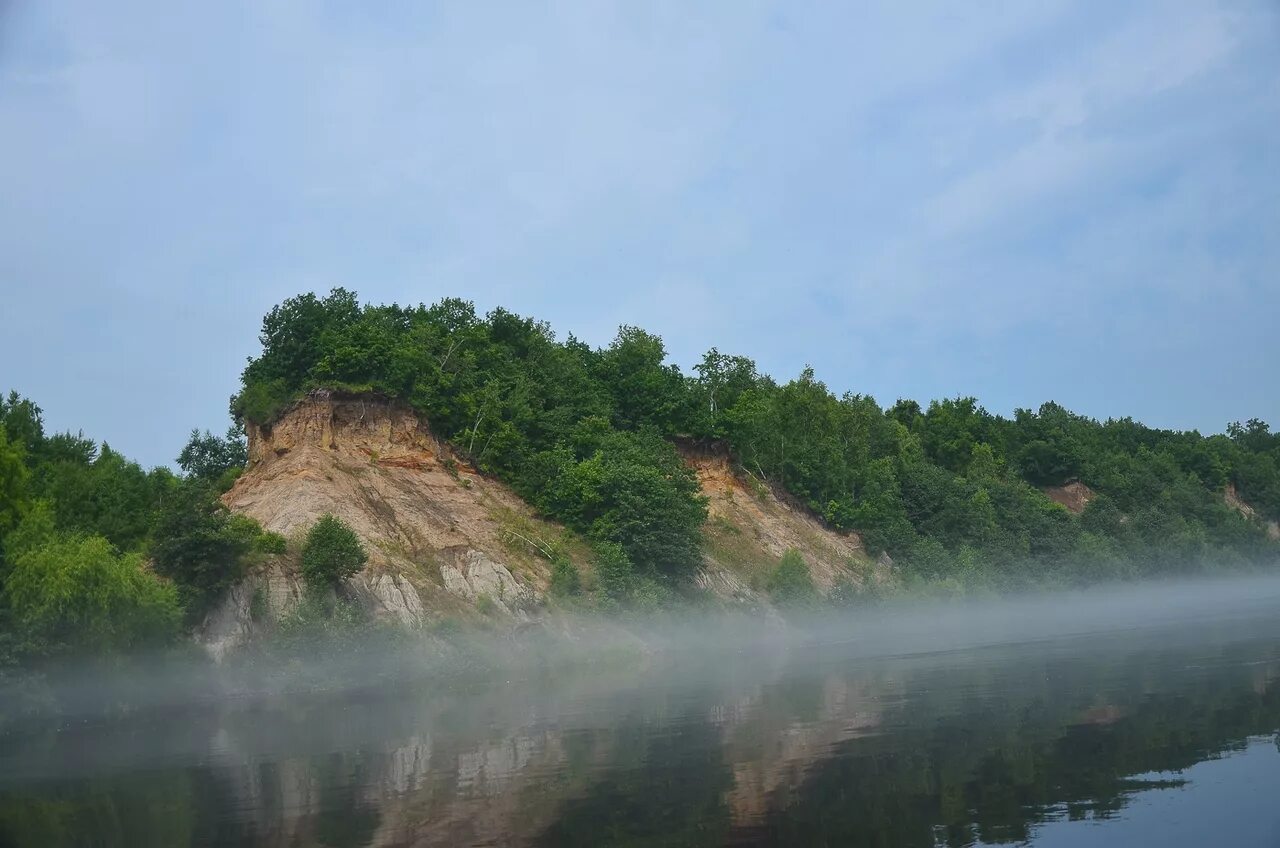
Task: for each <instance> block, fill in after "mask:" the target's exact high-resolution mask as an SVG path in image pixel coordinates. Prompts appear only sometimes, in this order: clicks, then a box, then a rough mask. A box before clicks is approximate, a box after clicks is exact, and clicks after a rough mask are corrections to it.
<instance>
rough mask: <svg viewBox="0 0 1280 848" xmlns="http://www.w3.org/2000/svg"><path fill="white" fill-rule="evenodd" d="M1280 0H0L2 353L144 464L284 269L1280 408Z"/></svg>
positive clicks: (590, 330)
mask: <svg viewBox="0 0 1280 848" xmlns="http://www.w3.org/2000/svg"><path fill="white" fill-rule="evenodd" d="M1278 260H1280V6H1277V5H1276V4H1275V3H1274V2H1272V0H1239V2H1213V1H1212V0H1186V2H1174V1H1173V0H1167V1H1166V2H1144V0H1137V2H1132V3H1112V2H1084V3H1080V2H1055V0H1044V1H1043V2H1035V3H1027V2H1020V1H1019V2H1009V3H968V4H923V3H899V2H886V3H883V4H876V3H857V4H837V3H831V4H827V3H814V4H793V3H782V2H777V3H761V2H752V0H734V2H706V3H662V2H652V3H618V4H611V3H603V2H600V3H597V2H592V3H556V2H550V3H545V4H523V3H518V4H517V3H500V4H490V3H484V2H466V3H461V2H459V3H452V4H428V3H420V2H402V3H397V2H387V3H378V4H346V3H324V2H272V0H255V2H237V0H228V2H218V3H203V4H184V3H171V2H159V0H157V1H156V2H131V0H122V1H121V2H115V3H100V2H63V0H41V2H38V3H36V2H21V0H11V2H7V3H6V2H4V0H0V287H2V289H0V304H3V319H2V321H0V390H7V389H9V388H13V389H16V390H18V391H19V392H20V393H22V394H24V395H26V396H29V397H31V398H32V399H34V400H35V401H36V402H37V403H38V404H40V405H41V406H42V407H43V408H44V410H45V421H46V426H47V428H48V429H51V430H66V429H71V430H83V431H84V432H85V434H86V435H89V436H92V437H94V438H96V439H99V440H106V441H107V442H108V443H110V444H111V445H112V447H114V448H116V449H118V450H122V451H123V452H124V453H126V454H128V455H130V456H132V457H134V458H135V459H138V460H139V461H141V462H142V463H143V464H144V465H154V464H162V463H171V462H172V461H173V458H174V457H175V456H176V455H177V453H178V452H179V450H180V449H181V447H182V444H183V443H184V442H185V440H186V434H187V433H188V432H189V431H190V430H191V428H193V427H200V428H206V427H207V428H210V429H213V430H214V431H215V432H219V431H221V430H223V429H225V427H226V426H227V424H228V423H229V419H228V413H227V399H228V397H229V396H230V395H231V394H232V393H233V392H234V391H235V390H236V388H237V386H238V380H239V373H240V370H241V368H242V367H243V365H244V362H245V360H246V358H247V357H249V356H252V355H254V354H255V353H256V352H257V350H258V342H257V333H258V328H259V326H260V322H261V319H262V316H263V315H264V314H265V313H266V311H267V310H268V309H270V307H271V306H272V305H274V304H276V303H278V302H280V301H281V300H283V299H284V298H286V297H289V296H291V295H294V294H297V293H300V292H304V291H318V292H324V291H327V290H328V289H329V288H331V287H334V286H339V285H341V286H345V287H347V288H349V289H353V290H355V291H357V292H359V294H360V296H361V298H362V299H363V300H365V301H370V302H389V301H398V302H401V303H419V302H425V303H431V302H434V301H436V300H438V299H440V298H442V297H447V296H460V297H465V298H468V299H471V300H473V301H475V303H476V305H477V307H478V308H479V309H480V310H481V311H487V310H488V309H491V308H493V307H494V306H498V305H502V306H505V307H507V308H509V309H512V310H514V311H517V312H519V313H521V314H526V315H532V316H534V317H537V318H539V319H544V320H547V321H549V322H551V324H552V326H553V327H554V328H555V329H556V330H557V331H558V333H559V334H560V335H561V336H562V337H563V336H565V335H567V334H569V333H570V332H572V333H573V334H575V335H576V336H578V337H579V338H582V339H584V340H586V341H588V342H591V343H593V344H598V345H604V344H607V343H608V342H609V340H610V339H611V338H612V336H613V335H614V333H615V332H616V330H617V327H618V325H620V324H634V325H639V326H642V327H644V328H646V329H648V330H650V331H651V332H656V333H658V334H659V335H661V336H662V337H663V339H664V340H665V341H666V344H667V349H668V352H669V354H670V356H671V359H672V361H674V362H676V363H679V364H680V365H681V366H682V367H684V368H686V369H687V368H688V367H689V366H690V365H691V364H692V363H694V362H695V361H697V360H698V359H699V358H700V356H701V354H702V353H703V352H704V351H706V350H707V349H709V348H711V347H712V346H715V347H717V348H719V349H720V350H721V351H724V352H730V353H741V354H745V355H749V356H751V357H753V358H754V359H755V360H756V362H757V363H758V365H759V366H760V368H761V370H763V371H765V372H767V373H770V374H773V375H774V376H775V377H777V378H779V379H788V378H790V377H793V376H795V375H796V374H798V373H799V372H800V371H801V369H803V368H804V367H805V365H812V366H813V367H814V369H815V370H816V372H817V376H818V377H819V378H820V379H822V380H824V381H825V382H826V383H827V385H828V386H829V387H830V388H831V389H832V390H833V391H836V392H837V393H839V392H844V391H853V392H857V393H862V394H870V395H872V396H874V397H875V398H877V399H878V400H879V401H880V402H881V403H882V404H890V403H892V402H893V401H894V400H895V399H897V398H899V397H913V398H916V399H920V400H928V399H930V398H940V397H955V396H961V395H964V396H968V395H973V396H976V397H977V398H978V399H979V400H980V401H981V402H982V404H983V405H984V406H985V407H986V408H987V409H989V410H991V411H992V412H996V413H1001V414H1010V413H1011V412H1012V411H1013V410H1014V409H1015V408H1018V407H1035V406H1038V405H1039V404H1040V403H1041V402H1043V401H1046V400H1055V401H1057V402H1059V403H1062V404H1064V405H1066V406H1067V407H1069V408H1071V409H1074V410H1076V411H1078V412H1081V413H1084V414H1087V415H1091V416H1094V417H1098V418H1103V419H1105V418H1107V417H1121V416H1126V415H1128V416H1133V417H1135V418H1138V419H1140V420H1143V421H1145V422H1147V423H1149V424H1151V425H1153V426H1160V427H1172V428H1187V429H1189V428H1196V429H1199V430H1201V431H1202V432H1221V431H1222V430H1223V429H1224V427H1225V425H1226V424H1227V422H1229V421H1233V420H1243V419H1246V418H1250V417H1261V418H1264V419H1266V420H1269V421H1271V422H1272V423H1273V424H1274V425H1280V391H1278V389H1280V375H1278V374H1277V368H1276V365H1277V363H1278V362H1280V340H1278V339H1280V327H1278V326H1277V319H1280V274H1278V272H1277V269H1280V262H1278Z"/></svg>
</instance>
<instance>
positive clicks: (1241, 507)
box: [1222, 483, 1280, 541]
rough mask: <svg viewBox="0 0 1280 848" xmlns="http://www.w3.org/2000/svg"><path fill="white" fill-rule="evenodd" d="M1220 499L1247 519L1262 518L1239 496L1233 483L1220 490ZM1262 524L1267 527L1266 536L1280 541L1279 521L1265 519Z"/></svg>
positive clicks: (1261, 519) (1259, 519)
mask: <svg viewBox="0 0 1280 848" xmlns="http://www.w3.org/2000/svg"><path fill="white" fill-rule="evenodd" d="M1222 500H1223V502H1224V503H1225V504H1226V505H1227V506H1229V507H1231V508H1232V509H1234V510H1235V511H1236V512H1238V513H1240V514H1241V515H1243V516H1244V517H1245V518H1246V519H1248V520H1249V521H1263V520H1264V519H1263V517H1262V516H1261V515H1259V514H1258V511H1257V510H1256V509H1254V508H1253V507H1252V506H1251V505H1250V504H1248V503H1246V502H1245V500H1244V499H1243V498H1241V497H1240V493H1239V492H1238V491H1237V490H1236V484H1235V483H1228V484H1227V488H1226V489H1224V490H1223V492H1222ZM1264 526H1265V527H1266V529H1267V538H1269V539H1271V540H1272V541H1280V522H1276V521H1266V522H1265V524H1264Z"/></svg>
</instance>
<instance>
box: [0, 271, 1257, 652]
mask: <svg viewBox="0 0 1280 848" xmlns="http://www.w3.org/2000/svg"><path fill="white" fill-rule="evenodd" d="M261 340H262V345H263V350H262V353H261V355H260V356H258V357H256V358H254V359H252V360H251V361H250V363H249V365H248V367H247V368H246V369H245V371H244V375H243V385H242V389H241V391H240V392H239V394H237V395H236V397H235V398H233V400H232V410H233V413H234V414H235V415H236V416H237V417H238V418H240V419H242V420H247V421H250V422H254V423H258V424H270V423H271V422H272V421H273V420H274V419H275V417H276V416H277V415H279V414H280V412H281V411H283V410H284V409H285V408H286V407H288V405H289V404H291V403H292V402H294V401H295V400H297V399H299V398H300V397H302V396H303V395H305V394H306V393H307V392H309V391H311V390H313V389H317V388H326V389H332V390H338V391H349V392H360V393H378V394H381V395H384V396H387V397H390V398H394V399H397V400H399V401H402V402H404V403H406V404H408V405H410V406H411V407H413V408H414V409H415V410H417V411H418V412H419V413H420V414H422V415H424V416H425V417H426V419H427V420H428V421H429V422H430V424H431V426H432V428H433V430H434V431H435V432H436V433H437V434H438V435H440V436H442V437H444V438H447V439H450V440H451V441H452V443H453V444H454V446H455V447H456V448H457V449H458V450H459V451H461V452H463V453H464V454H465V455H467V456H469V457H470V458H471V459H472V461H473V462H474V463H475V464H476V465H477V466H478V467H479V468H481V469H482V470H485V471H487V472H490V473H492V474H495V475H496V476H498V477H500V478H501V479H503V480H505V481H507V482H509V483H510V484H511V485H512V486H513V487H514V488H515V489H516V491H517V492H518V493H520V494H521V495H522V496H523V497H524V498H526V499H527V500H528V501H529V502H530V503H531V504H533V505H534V506H535V507H536V508H538V509H539V510H541V511H542V512H543V513H544V514H546V515H548V516H550V517H554V518H555V519H557V520H559V521H561V522H563V523H564V524H566V525H568V526H570V527H573V528H575V529H577V530H579V531H581V532H582V533H584V534H585V535H586V536H587V537H589V538H590V539H591V540H593V542H594V543H595V545H596V549H597V562H596V569H595V571H596V581H595V587H596V592H597V594H598V595H599V598H598V600H600V601H601V602H602V603H603V604H604V605H605V606H614V605H619V604H640V605H642V606H653V605H656V604H660V603H662V602H663V599H664V598H667V597H669V595H670V592H671V588H672V587H674V586H678V585H679V584H680V580H681V578H683V577H686V576H688V575H689V574H690V573H692V572H693V571H694V570H695V569H696V568H698V566H699V564H700V562H701V551H700V545H701V540H702V524H703V521H704V519H705V516H706V504H705V501H704V499H703V498H702V497H701V495H700V493H699V488H698V484H697V480H696V477H695V475H694V474H693V472H692V471H691V470H690V469H689V468H688V467H687V465H686V464H685V463H684V462H683V461H682V459H681V456H680V454H679V452H678V451H677V450H676V449H675V448H674V447H673V445H672V440H673V439H676V438H677V437H678V438H680V439H684V440H688V439H693V440H700V441H704V442H716V443H720V444H723V445H726V446H727V447H728V448H729V450H730V451H731V453H732V455H733V457H734V460H735V462H736V463H737V465H738V466H739V467H740V468H741V470H742V472H743V473H744V474H747V475H750V476H752V477H754V478H756V479H757V480H758V481H759V482H760V483H761V484H764V485H769V486H774V487H778V488H779V489H783V490H785V491H787V492H789V493H790V494H791V495H793V496H794V497H795V498H796V499H798V500H799V501H801V502H802V503H804V504H805V505H807V506H808V507H809V508H810V509H811V510H812V511H813V512H814V513H815V514H817V515H819V516H821V517H822V518H823V519H824V520H825V521H826V522H827V523H828V524H830V525H831V526H833V527H834V528H837V529H840V530H856V531H858V532H859V533H861V534H862V536H863V538H864V539H865V541H866V543H867V545H868V546H869V548H870V549H871V550H872V552H873V553H878V552H879V551H886V552H888V553H889V554H891V556H892V557H893V558H894V560H895V561H896V562H897V563H898V565H899V566H900V569H899V574H900V575H901V577H902V579H903V580H904V581H905V582H908V583H910V582H913V581H919V582H924V583H928V584H929V585H938V584H942V585H947V586H952V587H957V588H967V587H978V588H989V589H1012V588H1018V587H1022V586H1028V585H1032V584H1041V583H1050V584H1080V583H1086V582H1091V581H1096V580H1103V579H1112V578H1117V577H1131V576H1143V575H1155V574H1166V573H1171V572H1191V571H1202V570H1206V569H1209V568H1218V567H1231V566H1240V565H1247V564H1250V563H1258V562H1274V561H1275V558H1276V554H1277V545H1276V543H1275V542H1274V541H1270V540H1268V538H1267V535H1266V532H1265V529H1264V526H1263V521H1265V520H1274V519H1276V518H1280V435H1277V434H1273V433H1271V432H1270V429H1269V428H1268V426H1267V425H1266V424H1265V423H1263V422H1261V421H1257V420H1251V421H1249V422H1247V423H1245V424H1232V425H1230V426H1229V427H1228V428H1227V432H1226V434H1223V435H1213V436H1207V437H1206V436H1202V435H1200V434H1199V433H1195V432H1174V431H1168V430H1159V429H1153V428H1150V427H1146V426H1144V425H1142V424H1139V423H1137V422H1135V421H1133V420H1131V419H1127V418H1125V419H1115V420H1108V421H1106V422H1098V421H1094V420H1092V419H1089V418H1085V417H1082V416H1079V415H1075V414H1073V413H1071V412H1069V411H1067V410H1065V409H1063V408H1062V407H1060V406H1058V405H1056V404H1053V403H1047V404H1044V405H1043V406H1041V407H1040V409H1039V410H1036V411H1031V410H1018V411H1017V413H1016V414H1015V415H1014V417H1012V418H1004V417H1001V416H997V415H992V414H990V413H988V412H986V411H985V410H983V409H982V408H981V407H980V406H978V404H977V403H976V401H974V400H973V399H971V398H957V399H951V400H944V401H934V402H932V403H930V404H929V405H928V406H927V407H922V406H921V405H920V404H918V403H916V402H914V401H909V400H899V401H897V402H896V403H895V404H894V405H892V406H891V407H889V408H887V409H886V408H882V407H880V406H879V405H878V404H877V403H876V401H875V400H874V399H873V398H870V397H867V396H865V395H857V394H847V393H846V394H844V395H841V396H836V395H835V394H833V393H832V392H831V391H829V390H828V389H827V387H826V386H825V385H823V384H822V383H821V382H820V381H818V380H817V379H816V377H815V375H814V374H813V372H812V371H811V370H809V369H806V370H804V371H803V372H802V373H801V374H800V375H799V376H798V377H797V378H795V379H793V380H790V381H788V382H785V383H780V382H777V381H775V380H774V379H772V378H770V377H768V376H766V375H762V374H760V373H759V372H758V371H757V369H756V367H755V365H754V364H753V363H752V361H751V360H750V359H747V358H745V357H740V356H727V355H724V354H721V353H719V352H718V351H716V350H714V349H713V350H712V351H710V352H709V353H708V354H707V355H706V356H705V357H703V359H702V360H701V361H700V362H699V363H698V364H697V365H696V366H695V367H694V369H693V371H692V373H689V374H684V373H682V372H681V371H680V369H679V368H677V367H676V366H674V365H671V364H669V363H667V362H666V352H665V349H664V347H663V344H662V341H661V339H659V338H657V337H656V336H653V335H651V334H649V333H646V332H645V331H643V330H640V329H638V328H634V327H623V328H622V329H621V330H620V331H619V333H618V335H617V338H616V339H614V341H613V342H612V344H610V345H609V346H608V347H606V348H603V349H593V348H591V347H590V346H588V345H586V344H584V343H582V342H580V341H578V340H576V339H574V338H573V337H572V336H570V337H569V338H567V339H565V340H564V341H558V340H557V339H556V338H555V336H554V335H553V333H552V332H551V330H550V328H549V327H548V326H547V325H546V324H543V323H539V322H536V321H533V320H531V319H528V318H522V317H520V316H517V315H513V314H512V313H510V312H507V311H505V310H502V309H497V310H494V311H493V312H491V313H489V314H488V315H487V316H484V317H481V316H478V315H477V314H476V312H475V310H474V308H473V307H472V306H471V304H469V303H466V302H464V301H460V300H452V299H451V300H444V301H441V302H440V303H438V304H436V305H434V306H430V307H426V306H417V307H412V308H406V307H399V306H396V305H390V306H361V305H360V304H359V302H358V301H357V299H356V297H355V295H354V294H352V293H350V292H347V291H344V290H342V289H336V290H334V291H333V292H332V293H330V294H329V295H328V296H326V297H323V298H321V297H316V296H315V295H310V294H307V295H302V296H299V297H295V298H291V299H289V300H287V301H285V302H284V303H282V304H281V305H280V306H278V307H276V308H275V309H273V310H272V311H271V312H270V314H268V315H267V317H266V318H265V320H264V322H263V330H262V336H261ZM244 461H245V443H244V440H243V437H242V436H241V435H240V431H239V429H238V428H233V429H232V430H231V431H229V432H228V434H227V435H226V436H223V437H219V436H214V435H211V434H210V433H208V432H204V433H200V432H193V433H192V435H191V438H190V440H189V441H188V443H187V445H186V447H185V448H184V449H183V451H182V453H181V455H180V456H179V458H178V463H179V466H180V467H181V468H182V472H183V473H182V474H181V475H178V474H174V473H173V472H171V471H169V470H168V469H166V468H157V469H152V470H150V471H146V470H144V469H142V468H141V467H140V466H139V465H137V464H136V463H133V462H130V461H128V460H127V459H125V458H124V457H123V456H121V455H120V454H118V453H116V452H115V451H113V450H112V449H111V448H110V447H109V446H107V445H106V444H102V445H99V444H97V443H96V442H94V441H93V440H91V439H87V438H85V437H84V436H83V435H82V434H77V435H72V434H70V433H61V434H52V435H50V434H47V433H45V431H44V425H43V422H42V419H41V413H40V409H39V407H37V406H36V405H35V404H34V403H32V402H31V401H30V400H28V399H24V398H21V397H19V396H18V395H17V394H16V393H11V394H10V395H9V396H8V398H7V399H0V582H2V584H3V592H0V666H3V665H4V664H5V662H7V661H9V662H11V661H13V660H14V659H22V658H28V657H31V658H38V657H42V656H57V655H61V654H65V653H68V652H75V651H77V650H85V649H92V650H95V651H105V652H108V653H110V652H115V651H124V650H128V649H130V648H132V647H136V646H138V645H141V644H164V643H166V642H168V641H171V640H173V639H174V638H176V637H177V636H178V635H179V633H180V624H181V621H182V620H184V619H185V621H186V623H187V624H191V623H193V622H196V621H198V620H199V619H200V618H201V617H203V615H204V613H205V611H206V610H207V609H208V607H209V605H210V603H212V602H213V601H214V600H216V599H217V598H218V597H219V596H220V595H221V594H222V593H223V592H224V591H225V590H226V588H227V587H228V586H230V585H231V584H232V583H234V582H235V581H236V580H237V579H239V578H240V577H241V576H242V575H243V574H244V572H245V569H246V568H247V567H248V565H249V564H250V563H251V562H252V561H253V560H254V558H256V557H262V556H266V555H270V554H273V553H280V552H281V550H282V547H283V545H284V540H283V539H281V538H280V537H278V536H275V535H274V534H269V533H263V532H262V530H261V528H260V527H258V525H257V524H256V523H255V522H253V521H252V520H250V519H247V518H244V517H241V516H234V515H231V514H229V513H228V512H227V510H226V509H225V508H224V507H223V506H222V505H221V503H220V502H219V501H218V495H219V494H220V493H221V492H223V491H225V490H226V489H227V487H229V486H230V484H231V483H232V482H233V481H234V479H235V477H236V475H237V474H238V473H239V471H240V469H241V467H242V466H243V464H244ZM1071 480H1079V481H1082V482H1083V483H1084V484H1086V485H1087V486H1088V487H1090V489H1091V490H1092V491H1093V492H1094V493H1095V496H1094V497H1092V498H1091V499H1089V500H1088V503H1087V505H1086V506H1084V508H1083V511H1082V512H1081V513H1080V514H1078V515H1076V514H1073V513H1072V512H1069V511H1068V510H1066V509H1065V508H1063V507H1061V506H1059V505H1058V504H1055V503H1053V502H1052V501H1051V500H1049V498H1047V497H1046V496H1045V495H1044V494H1043V493H1042V491H1041V488H1042V487H1046V486H1052V485H1059V484H1063V483H1065V482H1068V481H1071ZM1228 486H1231V487H1234V491H1235V492H1236V493H1238V495H1239V496H1240V498H1242V499H1243V500H1244V501H1245V502H1247V503H1248V504H1250V505H1251V506H1252V507H1253V508H1254V509H1256V510H1257V512H1258V514H1259V516H1260V517H1261V518H1262V519H1263V521H1249V520H1246V519H1245V518H1244V517H1243V516H1242V515H1241V513H1240V511H1239V510H1238V509H1234V508H1232V507H1231V506H1229V505H1227V504H1226V503H1225V502H1224V497H1223V491H1224V488H1226V487H1228ZM349 559H350V558H348V560H349ZM784 566H785V567H784ZM351 567H352V566H351V565H350V562H348V563H347V565H345V566H344V567H343V568H340V569H338V571H339V572H342V571H344V570H347V571H349V570H350V568H351ZM559 571H560V573H559V576H558V578H557V581H556V592H557V594H561V595H573V594H576V593H578V592H580V591H581V590H582V587H581V584H580V582H579V580H578V578H577V575H576V573H573V572H572V569H571V567H569V566H567V565H561V567H560V569H559ZM805 577H806V569H805V567H804V563H803V562H802V561H801V562H788V563H784V564H783V565H780V566H779V572H778V574H776V575H774V577H773V578H772V579H771V589H772V592H773V594H775V595H776V596H777V597H778V598H779V599H780V602H782V601H784V600H785V601H787V602H794V601H796V600H797V599H799V600H801V601H807V599H808V598H809V596H810V595H811V594H812V593H811V592H810V589H809V586H808V581H807V580H806V579H805ZM831 594H832V599H835V600H841V601H842V600H848V599H850V598H856V597H857V593H856V592H854V591H852V587H851V586H850V585H842V586H841V587H840V591H838V592H833V593H831Z"/></svg>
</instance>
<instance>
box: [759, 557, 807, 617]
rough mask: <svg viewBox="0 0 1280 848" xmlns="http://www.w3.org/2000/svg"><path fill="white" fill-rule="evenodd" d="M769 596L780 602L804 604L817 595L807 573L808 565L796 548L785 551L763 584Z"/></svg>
mask: <svg viewBox="0 0 1280 848" xmlns="http://www.w3.org/2000/svg"><path fill="white" fill-rule="evenodd" d="M765 586H766V588H768V590H769V596H770V597H772V598H773V600H774V601H776V602H777V603H780V604H791V605H794V604H805V603H809V602H811V601H813V600H814V599H815V598H816V597H817V596H818V590H817V588H816V587H815V586H814V585H813V577H812V576H810V574H809V566H808V565H806V564H805V561H804V558H803V557H802V556H800V552H799V551H796V550H790V551H787V552H786V553H785V554H783V555H782V559H781V560H780V561H779V562H778V567H777V568H775V569H774V570H773V572H772V573H771V574H770V575H769V580H768V582H767V583H766V584H765Z"/></svg>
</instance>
